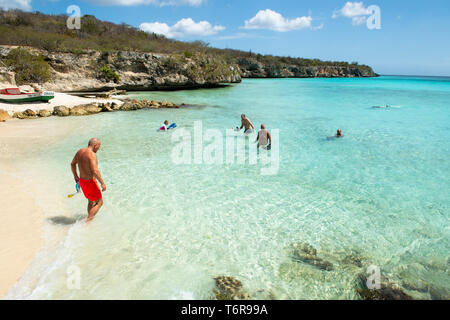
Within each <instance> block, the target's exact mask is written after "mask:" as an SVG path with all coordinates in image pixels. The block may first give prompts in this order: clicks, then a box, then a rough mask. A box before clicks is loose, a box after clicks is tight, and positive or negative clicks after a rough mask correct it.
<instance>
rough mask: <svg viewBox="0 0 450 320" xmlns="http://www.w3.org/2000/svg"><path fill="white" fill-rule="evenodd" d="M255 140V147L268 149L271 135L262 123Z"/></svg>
mask: <svg viewBox="0 0 450 320" xmlns="http://www.w3.org/2000/svg"><path fill="white" fill-rule="evenodd" d="M255 142H258V145H257V148H260V147H261V148H263V149H270V145H271V144H272V137H271V136H270V133H269V131H267V129H266V126H265V125H264V124H262V125H261V130H260V131H259V132H258V136H257V137H256V140H255Z"/></svg>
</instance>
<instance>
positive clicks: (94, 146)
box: [88, 138, 101, 152]
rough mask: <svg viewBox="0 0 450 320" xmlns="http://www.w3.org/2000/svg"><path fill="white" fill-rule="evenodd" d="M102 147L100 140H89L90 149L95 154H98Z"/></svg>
mask: <svg viewBox="0 0 450 320" xmlns="http://www.w3.org/2000/svg"><path fill="white" fill-rule="evenodd" d="M100 145H101V143H100V140H98V139H97V138H91V139H90V140H89V144H88V147H90V148H92V150H93V151H94V152H97V151H98V149H100Z"/></svg>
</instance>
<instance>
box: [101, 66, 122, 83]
mask: <svg viewBox="0 0 450 320" xmlns="http://www.w3.org/2000/svg"><path fill="white" fill-rule="evenodd" d="M100 73H101V75H102V77H103V78H104V79H106V80H108V81H114V82H115V83H118V82H119V81H120V77H119V75H118V74H117V73H116V72H114V71H113V70H111V69H110V68H108V67H107V66H103V67H101V68H100Z"/></svg>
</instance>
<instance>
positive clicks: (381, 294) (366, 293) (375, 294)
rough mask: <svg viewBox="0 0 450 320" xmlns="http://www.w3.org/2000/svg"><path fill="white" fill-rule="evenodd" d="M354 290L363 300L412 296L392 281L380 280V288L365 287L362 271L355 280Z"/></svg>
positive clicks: (407, 297) (407, 298)
mask: <svg viewBox="0 0 450 320" xmlns="http://www.w3.org/2000/svg"><path fill="white" fill-rule="evenodd" d="M356 282H357V288H356V292H357V293H358V294H359V296H360V297H361V298H362V299H364V300H412V299H413V298H412V297H411V296H410V295H408V294H407V293H405V292H404V291H403V290H402V289H401V288H398V287H397V286H395V285H394V284H392V283H389V282H382V283H381V287H380V289H369V288H367V276H366V275H365V274H363V273H361V274H359V275H358V278H357V280H356Z"/></svg>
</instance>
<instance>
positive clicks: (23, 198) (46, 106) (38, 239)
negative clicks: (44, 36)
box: [0, 92, 184, 300]
mask: <svg viewBox="0 0 450 320" xmlns="http://www.w3.org/2000/svg"><path fill="white" fill-rule="evenodd" d="M59 106H64V108H67V110H66V111H67V114H65V115H62V114H55V112H54V110H55V108H57V107H59ZM111 106H117V107H116V109H114V110H113V109H111V110H109V108H110V107H111ZM181 106H184V104H182V105H181ZM107 107H108V109H106V108H107ZM179 107H180V106H179V105H176V104H173V103H170V102H167V101H162V102H157V101H149V100H136V99H130V98H128V97H123V96H120V97H114V98H109V99H105V98H84V97H77V96H72V95H69V94H65V93H59V92H55V98H54V99H52V100H50V103H45V102H41V103H39V102H38V103H22V104H10V103H6V102H0V112H1V111H2V110H3V111H5V112H6V113H7V114H8V115H9V117H7V118H6V119H5V118H2V117H1V116H2V114H1V113H0V181H1V182H0V186H1V188H0V206H1V207H2V209H3V210H2V211H3V215H2V217H3V219H4V223H2V225H1V226H0V242H1V243H2V245H1V246H0V300H2V299H5V298H6V297H7V296H8V294H9V292H11V291H12V289H13V288H14V287H15V285H16V284H17V283H19V282H20V281H21V279H22V278H23V277H26V271H27V270H28V269H29V268H30V267H31V266H32V265H33V262H34V261H35V260H36V259H37V256H38V255H39V252H41V251H42V250H44V249H45V248H46V247H49V246H54V245H55V244H52V243H51V242H52V241H51V240H48V239H45V237H44V235H45V232H46V231H47V230H46V228H47V226H46V224H45V221H46V220H47V219H49V217H48V216H47V215H48V212H46V210H44V209H43V208H42V207H41V206H40V205H39V204H42V202H45V201H43V200H42V199H45V198H48V200H49V202H51V201H52V200H53V199H52V196H57V195H56V194H54V191H53V190H52V188H51V187H48V189H49V190H47V192H46V191H44V190H42V189H47V186H42V185H41V186H39V185H37V184H35V183H30V184H28V183H27V182H26V181H25V180H24V177H27V179H28V178H29V177H30V174H31V176H32V178H31V180H38V181H39V180H41V179H45V174H43V172H38V170H39V171H40V169H37V168H36V169H37V170H30V168H28V167H27V166H26V165H25V167H22V166H23V165H21V163H22V162H25V163H26V162H27V161H28V160H29V155H30V154H33V155H34V153H33V148H35V147H37V146H46V145H50V144H52V143H57V142H58V141H60V140H62V139H63V138H64V137H65V136H66V135H67V134H68V133H69V132H70V131H71V127H70V126H69V127H62V126H61V125H60V121H57V122H53V121H52V120H50V119H49V120H50V121H52V122H50V123H51V124H50V126H49V123H48V122H47V123H42V122H41V121H18V120H19V119H27V120H28V119H38V118H47V117H49V116H53V117H52V118H59V117H67V116H84V115H91V114H96V113H99V112H115V111H133V110H140V109H144V108H147V109H159V108H179ZM30 110H31V111H32V112H33V113H34V114H33V113H31V112H30ZM41 110H48V111H50V112H51V113H50V115H46V116H43V115H41V113H40V111H41ZM75 111H77V113H75ZM4 114H5V113H3V115H4ZM19 114H23V115H25V116H24V117H19V116H18V115H19ZM41 120H42V121H46V120H44V119H41ZM42 128H44V129H45V130H42ZM30 139H32V140H33V143H31V144H30ZM44 148H45V147H44ZM40 152H42V150H40ZM30 171H31V172H30ZM49 174H51V172H49ZM33 182H34V181H33ZM43 187H44V188H43ZM56 189H57V188H56ZM50 199H52V200H50ZM59 205H61V202H60V203H59ZM47 209H48V208H47ZM50 211H51V210H50ZM50 228H51V227H50ZM50 232H51V233H52V235H51V236H55V235H56V236H57V238H58V239H61V237H64V236H65V231H63V232H62V233H61V231H51V230H50ZM1 262H7V263H1Z"/></svg>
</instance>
